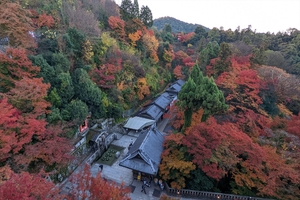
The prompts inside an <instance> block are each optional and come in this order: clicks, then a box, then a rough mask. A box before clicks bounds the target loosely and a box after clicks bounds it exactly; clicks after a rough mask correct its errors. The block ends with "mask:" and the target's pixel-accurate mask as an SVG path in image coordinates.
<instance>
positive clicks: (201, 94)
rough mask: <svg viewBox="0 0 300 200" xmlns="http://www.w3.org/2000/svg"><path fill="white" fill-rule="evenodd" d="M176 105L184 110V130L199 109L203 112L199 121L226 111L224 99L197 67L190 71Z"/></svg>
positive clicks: (210, 79)
mask: <svg viewBox="0 0 300 200" xmlns="http://www.w3.org/2000/svg"><path fill="white" fill-rule="evenodd" d="M178 99H179V100H180V101H179V103H178V105H179V107H180V108H181V109H183V110H184V128H187V127H189V126H190V125H191V119H192V114H193V112H196V111H198V110H199V109H200V108H202V109H203V110H204V114H203V116H202V119H201V121H206V120H207V119H208V117H209V116H210V115H213V114H216V113H218V112H221V111H224V110H227V109H228V106H227V105H226V104H225V98H224V95H223V93H222V91H220V90H219V89H218V87H217V85H216V84H215V82H214V80H213V79H212V78H208V77H203V74H202V73H201V71H200V69H199V67H198V65H195V66H194V67H193V69H192V72H191V75H190V77H189V79H188V81H187V82H186V83H185V84H184V85H183V87H182V89H181V91H180V92H179V94H178Z"/></svg>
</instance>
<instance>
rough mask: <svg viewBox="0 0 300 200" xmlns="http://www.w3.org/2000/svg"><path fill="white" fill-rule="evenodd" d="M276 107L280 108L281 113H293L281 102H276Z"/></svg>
mask: <svg viewBox="0 0 300 200" xmlns="http://www.w3.org/2000/svg"><path fill="white" fill-rule="evenodd" d="M277 107H278V109H279V110H280V112H281V113H283V114H284V115H286V116H292V115H293V113H292V112H291V111H290V110H289V109H288V108H287V107H285V105H283V104H282V103H281V104H278V105H277Z"/></svg>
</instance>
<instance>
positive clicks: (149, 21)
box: [140, 6, 153, 28]
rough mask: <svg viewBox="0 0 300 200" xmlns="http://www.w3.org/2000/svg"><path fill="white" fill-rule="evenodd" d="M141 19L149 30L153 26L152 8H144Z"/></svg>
mask: <svg viewBox="0 0 300 200" xmlns="http://www.w3.org/2000/svg"><path fill="white" fill-rule="evenodd" d="M140 19H141V21H142V22H143V23H144V25H145V26H147V27H148V28H149V27H151V26H152V25H153V16H152V12H151V10H150V8H149V7H148V6H142V8H141V14H140Z"/></svg>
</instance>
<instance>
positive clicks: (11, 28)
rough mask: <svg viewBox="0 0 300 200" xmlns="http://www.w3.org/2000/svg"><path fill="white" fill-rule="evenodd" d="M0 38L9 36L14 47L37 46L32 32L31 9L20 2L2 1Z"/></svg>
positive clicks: (0, 4)
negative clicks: (25, 7) (27, 8)
mask: <svg viewBox="0 0 300 200" xmlns="http://www.w3.org/2000/svg"><path fill="white" fill-rule="evenodd" d="M0 13H1V14H0V27H1V28H0V30H1V31H0V38H5V37H8V39H9V45H10V46H12V47H15V48H17V47H23V48H31V47H35V46H36V44H35V41H34V38H33V37H32V35H31V34H30V32H32V31H34V27H33V21H32V19H31V13H30V11H29V10H26V9H24V8H22V6H21V5H20V4H19V3H8V2H6V1H4V2H2V1H1V2H0Z"/></svg>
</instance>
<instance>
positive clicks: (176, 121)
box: [164, 101, 184, 130]
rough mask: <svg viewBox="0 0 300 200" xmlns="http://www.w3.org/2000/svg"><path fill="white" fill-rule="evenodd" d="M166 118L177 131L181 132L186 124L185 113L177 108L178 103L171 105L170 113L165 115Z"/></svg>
mask: <svg viewBox="0 0 300 200" xmlns="http://www.w3.org/2000/svg"><path fill="white" fill-rule="evenodd" d="M164 118H168V119H169V120H170V121H171V125H172V126H173V127H174V128H175V129H176V130H180V128H181V127H182V126H183V124H184V112H183V111H182V110H181V109H179V108H178V107H177V106H176V101H175V102H174V103H173V104H172V105H171V107H170V109H169V112H168V113H165V114H164Z"/></svg>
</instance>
